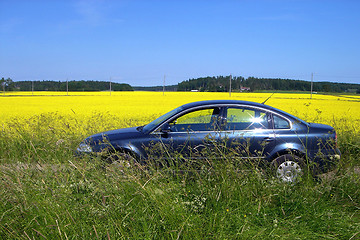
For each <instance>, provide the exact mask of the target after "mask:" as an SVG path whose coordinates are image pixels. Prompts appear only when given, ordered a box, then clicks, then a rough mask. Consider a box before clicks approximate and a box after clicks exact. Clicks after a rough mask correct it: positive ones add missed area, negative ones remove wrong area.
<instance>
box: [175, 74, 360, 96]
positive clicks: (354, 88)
mask: <svg viewBox="0 0 360 240" xmlns="http://www.w3.org/2000/svg"><path fill="white" fill-rule="evenodd" d="M229 88H230V76H217V77H205V78H197V79H189V80H187V81H182V82H181V83H179V84H178V91H192V90H197V91H201V92H228V91H229ZM247 88H250V89H247ZM310 89H311V82H309V81H303V80H292V79H280V78H255V77H248V78H246V79H245V78H244V77H232V81H231V90H232V91H263V90H280V91H310ZM313 91H314V92H355V93H360V84H350V83H333V82H313Z"/></svg>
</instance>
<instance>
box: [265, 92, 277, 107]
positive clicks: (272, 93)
mask: <svg viewBox="0 0 360 240" xmlns="http://www.w3.org/2000/svg"><path fill="white" fill-rule="evenodd" d="M275 93H276V92H273V93H272V94H271V95H270V97H268V98H267V99H266V100H265V101H263V102H262V103H261V104H265V103H266V101H267V100H269V99H270V98H271V97H272V95H274V94H275Z"/></svg>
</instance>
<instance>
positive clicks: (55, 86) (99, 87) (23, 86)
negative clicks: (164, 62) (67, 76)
mask: <svg viewBox="0 0 360 240" xmlns="http://www.w3.org/2000/svg"><path fill="white" fill-rule="evenodd" d="M0 83H1V85H2V89H1V90H4V88H5V90H6V91H32V90H34V91H66V90H67V89H68V90H69V91H108V90H109V89H110V83H109V82H105V81H84V80H82V81H68V84H67V86H66V82H61V81H48V80H44V81H16V82H14V81H12V80H11V79H10V78H8V79H6V80H5V79H4V78H2V79H1V80H0ZM111 90H112V91H134V89H133V88H132V87H131V86H130V85H129V84H126V83H115V82H112V83H111Z"/></svg>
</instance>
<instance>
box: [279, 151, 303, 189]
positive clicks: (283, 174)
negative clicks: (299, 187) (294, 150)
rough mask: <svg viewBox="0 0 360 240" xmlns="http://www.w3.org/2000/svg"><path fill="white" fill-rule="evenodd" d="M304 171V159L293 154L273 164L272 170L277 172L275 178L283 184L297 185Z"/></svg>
mask: <svg viewBox="0 0 360 240" xmlns="http://www.w3.org/2000/svg"><path fill="white" fill-rule="evenodd" d="M304 169H305V168H304V161H303V160H302V158H300V157H298V156H296V155H293V154H285V155H281V156H279V157H277V158H276V159H275V160H274V161H273V162H272V170H273V171H275V176H276V177H277V178H278V179H279V180H281V181H283V182H288V183H295V182H297V181H299V180H300V178H301V176H302V175H303V173H304Z"/></svg>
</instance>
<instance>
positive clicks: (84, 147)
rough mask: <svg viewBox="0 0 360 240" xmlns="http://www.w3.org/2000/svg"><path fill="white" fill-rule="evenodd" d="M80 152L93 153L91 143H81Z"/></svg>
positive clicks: (78, 149)
mask: <svg viewBox="0 0 360 240" xmlns="http://www.w3.org/2000/svg"><path fill="white" fill-rule="evenodd" d="M77 151H78V152H83V153H91V152H92V149H91V147H90V145H88V144H86V143H80V145H79V147H78V148H77Z"/></svg>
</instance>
